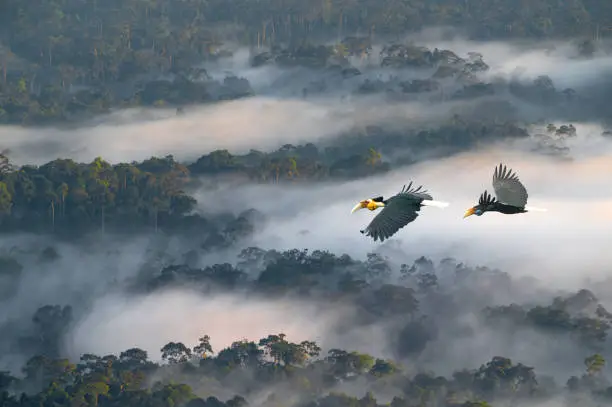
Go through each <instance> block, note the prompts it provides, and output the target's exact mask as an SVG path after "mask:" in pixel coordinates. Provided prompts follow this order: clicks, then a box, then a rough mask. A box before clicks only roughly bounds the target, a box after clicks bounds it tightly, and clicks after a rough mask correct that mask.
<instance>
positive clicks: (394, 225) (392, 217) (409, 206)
mask: <svg viewBox="0 0 612 407" xmlns="http://www.w3.org/2000/svg"><path fill="white" fill-rule="evenodd" d="M422 206H437V207H439V208H445V207H447V206H448V203H446V202H437V201H434V200H433V198H432V197H431V195H429V193H428V192H427V191H426V190H424V189H423V186H422V185H421V186H419V187H418V188H413V187H412V181H411V182H410V184H408V186H407V187H406V185H404V187H403V188H402V190H401V191H400V192H399V193H398V194H397V195H394V196H392V197H391V198H389V199H384V198H383V197H382V196H379V197H376V198H371V199H366V200H364V201H361V202H359V203H358V204H357V205H355V207H354V208H353V210H352V211H351V213H354V212H355V211H357V210H359V209H369V210H370V211H375V210H376V209H378V208H383V210H382V211H381V212H380V213H379V214H378V215H376V216H375V217H374V219H373V220H372V222H370V224H369V225H368V226H367V227H366V228H365V229H364V230H360V232H361V233H362V234H365V235H366V236H370V237H372V238H373V239H374V241H377V240H380V241H381V242H382V241H384V240H385V239H388V238H390V237H391V236H393V235H394V234H395V233H397V231H398V230H400V229H401V228H403V227H404V226H406V225H407V224H409V223H410V222H412V221H414V220H415V219H416V218H417V217H418V216H419V211H420V210H421V207H422Z"/></svg>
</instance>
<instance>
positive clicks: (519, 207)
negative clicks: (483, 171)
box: [463, 164, 537, 218]
mask: <svg viewBox="0 0 612 407" xmlns="http://www.w3.org/2000/svg"><path fill="white" fill-rule="evenodd" d="M493 190H494V191H495V197H492V196H491V194H490V193H488V192H487V191H486V190H485V191H484V192H483V193H482V194H481V195H480V198H479V199H478V205H476V206H474V207H472V208H470V209H468V210H467V212H466V213H465V215H464V216H463V217H464V218H467V217H468V216H471V215H476V216H482V214H484V213H485V212H499V213H503V214H505V215H514V214H517V213H525V212H528V210H529V209H530V208H527V207H526V205H527V198H528V196H529V195H528V194H527V189H526V188H525V186H524V185H523V184H522V183H521V181H520V180H519V178H518V176H517V175H516V173H513V172H512V170H511V169H509V168H507V167H506V166H505V165H503V164H499V166H498V167H496V168H495V172H494V173H493ZM531 210H537V209H536V208H531Z"/></svg>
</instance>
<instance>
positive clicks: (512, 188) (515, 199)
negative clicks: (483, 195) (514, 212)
mask: <svg viewBox="0 0 612 407" xmlns="http://www.w3.org/2000/svg"><path fill="white" fill-rule="evenodd" d="M493 189H494V190H495V195H496V196H497V200H498V201H499V202H501V203H505V204H508V205H512V206H517V207H519V208H524V207H525V205H527V197H528V195H527V189H526V188H525V186H524V185H523V184H522V183H521V181H519V178H518V176H517V175H516V173H513V172H512V170H511V169H509V168H507V167H506V166H505V165H503V164H499V166H498V167H497V168H495V172H494V173H493Z"/></svg>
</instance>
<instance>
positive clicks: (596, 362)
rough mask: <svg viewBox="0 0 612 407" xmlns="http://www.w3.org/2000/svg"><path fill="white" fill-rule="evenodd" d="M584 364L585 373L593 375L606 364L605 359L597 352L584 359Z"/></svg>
mask: <svg viewBox="0 0 612 407" xmlns="http://www.w3.org/2000/svg"><path fill="white" fill-rule="evenodd" d="M584 365H585V366H586V369H587V374H588V375H589V376H594V375H597V374H599V373H600V372H601V371H602V370H603V368H604V367H605V366H606V360H605V359H604V357H603V356H601V355H600V354H599V353H595V354H593V355H591V356H589V357H587V358H586V359H584Z"/></svg>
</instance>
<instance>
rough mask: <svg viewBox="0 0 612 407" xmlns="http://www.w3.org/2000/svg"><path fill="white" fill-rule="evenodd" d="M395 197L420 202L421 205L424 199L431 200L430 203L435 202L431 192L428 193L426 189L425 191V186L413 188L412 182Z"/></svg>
mask: <svg viewBox="0 0 612 407" xmlns="http://www.w3.org/2000/svg"><path fill="white" fill-rule="evenodd" d="M395 196H396V197H398V196H406V197H409V198H411V199H414V200H417V201H419V203H420V202H421V201H422V200H424V199H427V200H430V201H431V200H433V198H432V197H431V195H430V194H429V192H427V190H426V189H423V185H420V186H418V187H413V186H412V181H410V184H408V186H406V185H404V187H403V188H402V190H401V191H400V192H399V193H398V194H397V195H395ZM394 198H395V197H394Z"/></svg>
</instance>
